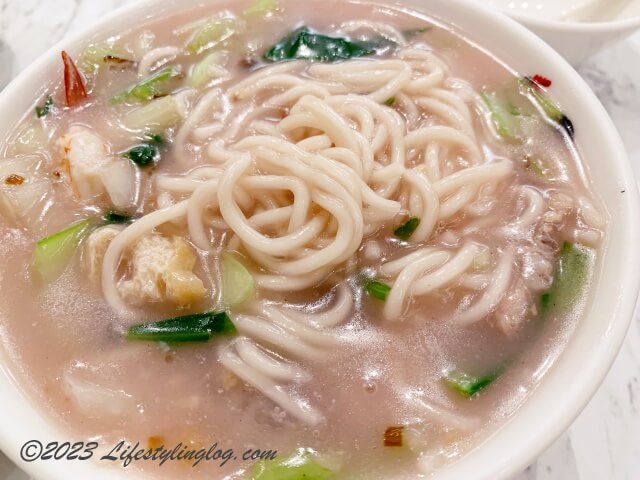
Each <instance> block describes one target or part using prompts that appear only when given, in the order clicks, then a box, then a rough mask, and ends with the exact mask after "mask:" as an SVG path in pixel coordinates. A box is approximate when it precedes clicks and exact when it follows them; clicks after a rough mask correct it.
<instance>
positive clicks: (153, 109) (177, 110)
mask: <svg viewBox="0 0 640 480" xmlns="http://www.w3.org/2000/svg"><path fill="white" fill-rule="evenodd" d="M183 110H184V107H183V105H181V101H180V100H179V99H178V98H177V96H176V95H169V96H167V97H163V98H158V99H157V100H153V101H152V102H149V103H148V104H147V105H144V106H142V107H140V108H138V109H136V110H133V111H132V112H129V113H127V114H125V116H124V118H123V120H122V123H123V124H124V125H125V127H127V128H130V129H133V130H140V129H143V128H154V127H155V128H157V129H159V130H164V129H167V128H170V127H172V126H174V125H175V124H177V123H179V122H180V121H181V120H182V119H183V115H184V114H183Z"/></svg>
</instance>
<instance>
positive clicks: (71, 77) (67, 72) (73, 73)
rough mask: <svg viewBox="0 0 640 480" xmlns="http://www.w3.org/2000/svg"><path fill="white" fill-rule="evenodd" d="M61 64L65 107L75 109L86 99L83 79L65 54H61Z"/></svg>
mask: <svg viewBox="0 0 640 480" xmlns="http://www.w3.org/2000/svg"><path fill="white" fill-rule="evenodd" d="M62 62H63V63H64V94H65V96H66V98H67V106H69V107H75V106H77V105H79V104H81V103H82V102H84V101H85V100H86V99H87V90H86V88H85V86H84V79H83V78H82V75H80V72H78V69H77V68H76V65H75V63H73V60H71V57H70V56H69V55H68V54H67V52H64V51H63V52H62Z"/></svg>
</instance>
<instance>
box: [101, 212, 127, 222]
mask: <svg viewBox="0 0 640 480" xmlns="http://www.w3.org/2000/svg"><path fill="white" fill-rule="evenodd" d="M102 219H103V220H104V221H105V222H107V223H129V222H130V221H131V220H132V218H131V215H128V214H126V213H120V212H113V211H111V212H107V213H105V214H104V215H103V217H102Z"/></svg>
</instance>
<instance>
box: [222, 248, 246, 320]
mask: <svg viewBox="0 0 640 480" xmlns="http://www.w3.org/2000/svg"><path fill="white" fill-rule="evenodd" d="M220 269H221V270H222V302H223V303H224V304H225V305H227V306H229V307H237V306H239V305H242V304H243V303H244V302H246V301H247V300H248V299H249V298H251V296H252V295H253V292H254V282H253V276H252V275H251V273H249V270H247V269H246V267H245V266H244V265H243V264H242V263H240V262H239V261H238V260H236V259H235V258H234V257H233V255H232V254H231V253H229V252H223V253H222V255H221V256H220Z"/></svg>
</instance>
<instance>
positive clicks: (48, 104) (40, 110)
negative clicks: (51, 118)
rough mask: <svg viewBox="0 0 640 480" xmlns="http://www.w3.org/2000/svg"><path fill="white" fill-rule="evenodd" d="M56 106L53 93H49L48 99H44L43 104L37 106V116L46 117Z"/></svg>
mask: <svg viewBox="0 0 640 480" xmlns="http://www.w3.org/2000/svg"><path fill="white" fill-rule="evenodd" d="M54 106H55V104H54V103H53V97H52V96H51V95H47V99H46V100H45V101H44V103H43V104H42V106H37V107H36V116H37V117H38V118H42V117H46V116H47V115H48V114H49V113H50V112H51V110H53V107H54Z"/></svg>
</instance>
